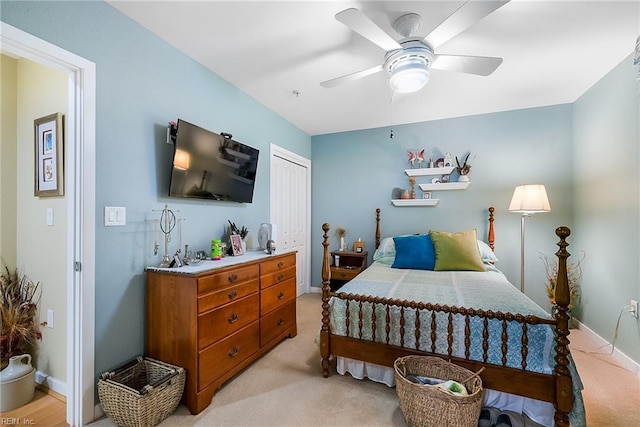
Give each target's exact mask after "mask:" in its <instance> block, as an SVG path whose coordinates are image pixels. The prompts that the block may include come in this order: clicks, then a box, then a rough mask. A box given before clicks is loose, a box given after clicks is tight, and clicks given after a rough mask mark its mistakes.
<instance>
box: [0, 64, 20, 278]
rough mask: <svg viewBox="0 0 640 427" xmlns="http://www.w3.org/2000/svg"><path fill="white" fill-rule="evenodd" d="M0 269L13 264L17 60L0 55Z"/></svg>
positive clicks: (14, 239)
mask: <svg viewBox="0 0 640 427" xmlns="http://www.w3.org/2000/svg"><path fill="white" fill-rule="evenodd" d="M0 69H1V70H0V80H1V82H0V107H1V114H0V138H1V139H0V194H2V197H0V268H2V269H4V267H5V266H7V267H9V269H12V268H15V266H16V176H17V165H16V159H17V156H18V155H17V153H16V149H17V144H16V138H17V129H16V124H17V120H18V119H17V108H18V98H17V97H18V91H17V86H18V84H17V77H18V74H17V73H18V62H17V61H16V60H15V59H13V58H9V57H8V56H5V55H0Z"/></svg>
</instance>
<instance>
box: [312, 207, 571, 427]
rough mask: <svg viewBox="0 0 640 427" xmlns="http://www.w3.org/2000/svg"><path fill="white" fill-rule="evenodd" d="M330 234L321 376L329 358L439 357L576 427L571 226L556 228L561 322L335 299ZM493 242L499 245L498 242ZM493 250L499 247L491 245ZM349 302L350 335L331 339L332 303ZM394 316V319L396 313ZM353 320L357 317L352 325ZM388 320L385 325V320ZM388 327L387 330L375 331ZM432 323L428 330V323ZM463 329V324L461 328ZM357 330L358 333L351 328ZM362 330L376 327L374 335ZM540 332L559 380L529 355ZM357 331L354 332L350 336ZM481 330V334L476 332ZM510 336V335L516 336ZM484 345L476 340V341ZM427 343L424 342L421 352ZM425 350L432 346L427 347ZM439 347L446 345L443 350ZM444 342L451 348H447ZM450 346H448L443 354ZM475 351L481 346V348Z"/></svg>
mask: <svg viewBox="0 0 640 427" xmlns="http://www.w3.org/2000/svg"><path fill="white" fill-rule="evenodd" d="M490 220H491V222H490V232H491V237H493V209H492V208H491V209H490ZM322 230H323V232H324V234H323V243H322V244H323V246H324V251H323V263H322V327H321V331H320V355H321V358H322V362H321V363H322V374H323V376H324V377H328V376H329V369H330V359H331V358H332V357H335V356H344V357H349V358H353V359H357V360H361V361H365V362H370V363H376V364H379V365H383V366H389V367H392V366H393V362H394V361H395V359H397V358H398V357H402V356H406V355H410V354H414V355H432V356H438V357H442V358H444V359H446V360H450V361H452V362H453V363H456V364H458V365H460V366H463V367H466V368H467V369H470V370H472V371H474V372H477V371H478V370H480V369H481V368H484V370H483V372H482V373H481V377H482V380H483V383H484V385H485V387H486V388H490V389H494V390H498V391H504V392H507V393H513V394H518V395H522V396H526V397H531V398H533V399H537V400H542V401H547V402H551V403H553V404H554V407H555V423H556V425H558V426H569V417H568V414H569V412H570V411H571V409H572V406H573V390H572V380H571V374H570V372H569V358H568V356H569V348H568V345H569V339H568V335H569V315H568V309H569V308H568V306H569V287H568V279H567V269H566V265H567V258H568V257H569V255H570V254H569V253H568V252H567V250H566V248H567V246H568V243H567V242H566V239H567V237H568V236H569V235H570V233H571V232H570V230H569V228H567V227H559V228H557V229H556V235H557V236H558V237H559V239H560V240H559V242H558V244H557V245H558V247H559V250H558V251H557V252H556V256H557V257H558V277H557V285H556V305H557V307H556V315H555V318H554V319H549V318H541V317H536V316H523V315H521V314H512V313H502V312H492V311H484V310H477V309H471V308H465V307H455V306H446V305H444V306H443V305H439V304H432V303H424V302H415V301H405V300H394V299H387V298H379V297H371V296H364V295H354V294H345V293H339V292H338V293H336V292H332V291H331V287H330V278H331V270H330V256H329V234H328V233H329V230H330V225H329V224H327V223H325V224H323V226H322ZM376 238H377V239H379V209H378V210H377V218H376ZM491 240H493V239H491ZM491 243H493V242H491ZM332 298H334V299H335V301H334V303H335V302H338V301H343V303H344V304H345V305H346V307H347V309H346V316H347V321H346V323H345V324H346V327H347V333H346V334H345V335H346V336H343V335H334V334H332V331H331V327H330V304H329V302H330V300H331V299H332ZM392 312H393V316H392V315H390V313H392ZM349 316H355V318H352V319H351V320H349ZM392 317H393V318H394V319H395V322H396V323H399V325H400V333H399V336H400V337H401V338H400V339H401V341H400V342H394V341H392V340H390V338H389V330H390V323H391V318H392ZM436 317H439V318H441V319H442V318H443V317H444V319H445V320H444V322H445V324H446V327H445V328H444V330H445V336H444V337H443V336H440V335H438V334H439V333H440V331H438V327H436ZM383 319H384V320H383ZM381 322H382V324H383V325H384V326H383V327H382V328H381V327H379V326H378V331H376V326H375V325H376V324H380V323H381ZM429 322H431V324H430V325H429V324H428V323H429ZM460 322H461V323H460ZM472 322H473V323H475V324H476V325H478V324H481V325H482V326H481V331H482V332H481V334H482V344H481V346H482V350H481V356H480V357H478V354H477V353H476V355H475V356H474V355H473V354H472V351H471V349H472V347H474V346H472V335H474V334H475V335H477V334H478V330H477V329H473V330H472V328H471V326H470V325H471V324H472ZM491 322H493V325H494V326H495V323H496V322H498V324H499V325H500V328H501V331H502V333H501V336H500V343H499V346H500V350H501V358H500V360H498V361H496V360H491V359H490V358H489V355H488V351H487V350H488V348H489V345H490V344H489V324H490V323H491ZM423 323H426V324H424V326H425V329H426V330H427V331H430V332H428V333H426V335H427V336H422V335H421V334H422V332H421V330H423V328H421V326H423ZM454 324H458V325H459V324H462V325H464V326H463V331H464V333H463V335H462V339H461V340H460V341H461V343H462V344H460V343H457V344H458V347H457V349H456V348H454V347H455V346H454V340H455V337H454ZM514 324H517V325H519V326H518V330H519V332H518V336H520V349H519V351H520V354H521V358H520V366H517V367H514V366H509V360H508V359H509V358H508V357H507V354H508V352H509V344H508V338H509V334H510V333H512V331H513V329H511V328H513V325H514ZM350 325H355V326H350ZM363 325H372V328H373V332H372V331H371V328H369V329H367V328H366V326H363ZM537 325H548V326H547V327H551V328H553V330H554V332H555V346H556V356H555V367H554V371H553V374H551V375H549V374H544V373H540V372H530V370H528V368H529V367H528V365H527V358H528V357H527V356H528V355H529V354H528V352H529V351H530V346H529V331H530V330H531V329H532V328H535V327H537ZM349 328H351V330H350V329H349ZM474 331H475V332H474ZM509 331H511V332H509ZM405 332H407V333H410V334H415V337H414V339H412V340H411V341H412V342H413V346H411V347H410V348H408V347H407V345H406V343H405V342H404V341H403V338H402V337H404V336H405ZM476 342H477V340H476ZM420 343H423V344H422V345H421V344H420ZM425 343H426V344H425ZM436 343H440V344H439V345H437V344H436ZM443 343H444V344H443ZM443 346H444V347H443ZM474 348H475V347H474Z"/></svg>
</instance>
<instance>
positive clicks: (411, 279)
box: [331, 262, 554, 373]
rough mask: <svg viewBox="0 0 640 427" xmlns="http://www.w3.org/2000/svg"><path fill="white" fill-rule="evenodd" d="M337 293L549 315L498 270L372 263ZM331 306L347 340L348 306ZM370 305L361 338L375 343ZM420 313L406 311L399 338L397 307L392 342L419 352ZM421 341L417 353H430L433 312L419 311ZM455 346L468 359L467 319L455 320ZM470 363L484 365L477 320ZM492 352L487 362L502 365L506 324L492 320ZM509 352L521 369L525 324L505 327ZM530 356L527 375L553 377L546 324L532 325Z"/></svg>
mask: <svg viewBox="0 0 640 427" xmlns="http://www.w3.org/2000/svg"><path fill="white" fill-rule="evenodd" d="M339 292H345V293H353V294H360V295H371V296H377V297H384V298H391V299H399V300H408V301H421V302H432V303H435V302H437V303H439V304H441V305H448V306H457V307H466V308H475V309H483V310H492V311H494V312H498V311H501V312H503V313H507V312H510V313H520V314H523V315H535V316H538V317H543V318H549V317H550V315H549V314H548V313H547V312H545V311H544V310H543V309H542V308H540V307H539V306H538V305H537V304H535V303H534V302H533V301H532V300H530V299H529V298H528V297H527V296H526V295H524V294H522V293H520V292H519V291H518V290H517V289H516V288H515V287H514V286H513V285H511V284H510V283H509V282H508V281H507V279H506V277H505V276H504V275H503V274H502V273H501V272H500V271H498V270H496V269H491V270H489V271H486V272H468V271H430V270H403V269H394V268H390V267H389V266H388V265H385V264H380V263H375V262H374V263H373V265H372V266H371V267H369V268H368V269H367V270H365V271H364V272H362V273H361V274H360V275H358V277H356V278H355V279H354V280H352V281H351V282H349V283H347V284H346V285H345V286H343V287H342V288H341V289H340V290H339ZM331 304H332V325H331V326H332V331H333V333H335V334H338V335H347V325H346V317H347V316H346V310H345V306H346V302H345V301H344V300H338V299H334V300H332V302H331ZM358 311H359V307H358V304H355V303H353V302H351V303H350V305H349V313H350V314H349V323H350V324H349V335H350V336H352V337H359V334H360V332H359V330H358V321H359V319H358ZM371 311H372V307H371V304H363V313H364V318H365V319H368V320H369V321H368V322H364V326H363V328H364V329H363V339H368V340H372V334H373V328H372V327H371V324H370V323H371V322H370V319H371V318H372V316H371V314H372V313H371ZM385 316H386V313H385V312H384V308H383V307H382V306H378V307H377V308H376V328H375V329H376V331H375V333H376V339H375V341H378V342H386V330H385V325H384V322H385ZM415 316H416V311H415V310H412V309H406V310H405V311H404V318H405V326H404V334H403V335H402V336H401V335H400V309H399V308H398V307H393V308H392V310H391V313H390V317H391V323H392V325H391V331H390V334H389V343H390V344H392V345H402V346H403V347H408V348H416V334H415ZM419 316H420V318H419V320H420V325H421V326H420V330H421V333H420V338H419V342H418V348H419V349H420V350H426V351H431V349H432V342H431V320H432V319H431V311H427V310H421V311H420V312H419ZM452 326H453V329H454V333H453V335H454V341H453V343H452V354H453V355H454V356H457V357H464V349H465V348H464V347H465V346H464V327H465V323H464V316H462V315H460V314H455V315H453V323H452ZM447 327H448V314H446V313H437V314H436V335H437V339H436V342H435V348H436V352H437V353H441V354H447V353H448V342H447ZM470 330H471V333H470V337H469V338H470V342H471V344H470V346H469V347H470V348H469V351H470V357H469V358H470V359H471V360H478V361H482V360H483V352H484V350H483V346H482V339H483V321H482V319H480V318H479V317H472V318H471V319H470ZM488 330H489V348H488V351H487V353H488V362H489V363H493V364H498V365H500V364H502V348H501V340H500V337H501V334H502V321H500V320H497V319H491V320H490V321H489V327H488ZM507 335H508V350H507V366H509V367H512V368H517V369H520V368H521V367H522V352H521V346H522V344H521V343H522V325H521V324H520V323H517V322H515V321H513V322H509V323H508V325H507ZM527 338H528V341H529V352H528V354H527V370H529V371H534V372H542V373H551V371H552V368H553V367H552V361H553V338H554V336H553V330H552V329H551V328H550V327H549V326H548V325H531V326H529V327H528V330H527Z"/></svg>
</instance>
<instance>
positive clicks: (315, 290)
mask: <svg viewBox="0 0 640 427" xmlns="http://www.w3.org/2000/svg"><path fill="white" fill-rule="evenodd" d="M309 293H310V294H321V293H322V288H320V287H318V286H309Z"/></svg>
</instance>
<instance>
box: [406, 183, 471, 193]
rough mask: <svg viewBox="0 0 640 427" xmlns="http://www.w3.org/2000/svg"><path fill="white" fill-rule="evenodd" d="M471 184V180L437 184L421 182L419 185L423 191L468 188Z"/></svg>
mask: <svg viewBox="0 0 640 427" xmlns="http://www.w3.org/2000/svg"><path fill="white" fill-rule="evenodd" d="M469 184H471V182H470V181H462V182H459V181H458V182H439V183H437V184H419V187H420V189H421V190H422V191H438V190H466V189H467V187H469Z"/></svg>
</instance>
